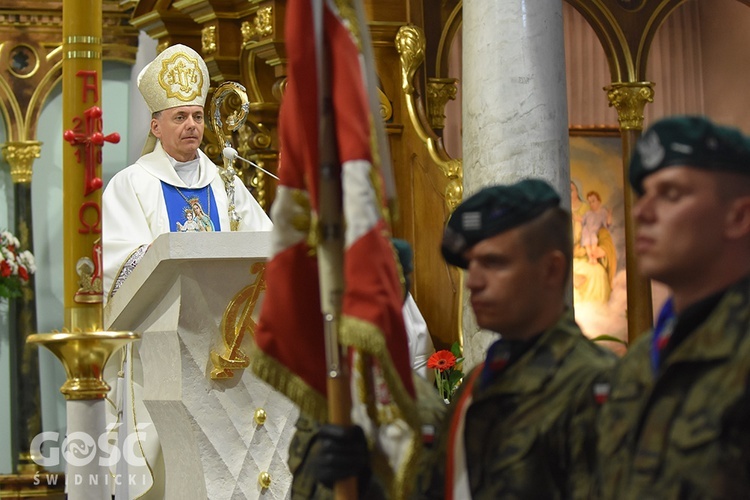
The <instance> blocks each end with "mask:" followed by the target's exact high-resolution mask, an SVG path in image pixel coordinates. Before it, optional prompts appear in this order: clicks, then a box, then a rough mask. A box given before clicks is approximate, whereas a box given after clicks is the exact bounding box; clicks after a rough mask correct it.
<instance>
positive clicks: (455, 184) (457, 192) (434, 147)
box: [396, 25, 464, 211]
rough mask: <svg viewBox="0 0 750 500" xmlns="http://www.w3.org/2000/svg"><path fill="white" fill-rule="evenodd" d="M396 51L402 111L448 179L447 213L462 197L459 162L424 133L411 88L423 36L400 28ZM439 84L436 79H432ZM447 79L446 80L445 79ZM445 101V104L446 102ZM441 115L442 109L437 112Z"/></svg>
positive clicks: (409, 28) (420, 59)
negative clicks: (404, 106)
mask: <svg viewBox="0 0 750 500" xmlns="http://www.w3.org/2000/svg"><path fill="white" fill-rule="evenodd" d="M396 49H397V50H398V52H399V55H400V61H401V89H402V91H403V92H404V97H405V98H406V109H407V112H408V113H409V119H410V120H411V123H412V125H413V127H414V131H415V132H416V133H417V135H418V136H419V139H420V140H421V141H422V142H423V143H424V145H425V146H426V147H427V151H428V152H429V153H430V158H432V161H434V162H435V164H436V165H437V166H438V168H439V169H440V171H441V172H442V173H443V175H444V176H445V178H446V179H447V180H448V184H447V185H446V188H445V192H444V193H443V194H444V196H445V203H446V205H447V206H448V207H449V208H450V210H451V211H453V209H454V208H455V207H456V205H458V204H459V203H460V202H461V199H462V198H463V177H464V174H463V162H462V161H461V160H460V159H452V158H450V157H449V156H448V153H446V152H445V149H444V148H443V146H442V143H441V142H440V140H439V138H438V137H437V136H436V135H435V133H434V132H433V131H432V130H428V129H427V128H426V127H425V125H424V124H423V122H422V120H421V119H420V116H419V112H418V105H417V102H416V98H415V95H414V94H415V92H414V91H415V88H414V85H413V79H414V74H415V73H416V71H417V69H419V66H420V65H421V64H422V63H423V62H424V53H425V52H424V51H425V39H424V33H423V32H422V30H421V29H420V28H418V27H417V26H411V25H408V26H402V27H401V28H400V29H399V30H398V34H397V35H396ZM436 80H438V81H439V79H436ZM445 80H449V79H445ZM446 102H447V101H446ZM440 113H441V115H442V109H441V112H440Z"/></svg>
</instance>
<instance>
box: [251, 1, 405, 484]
mask: <svg viewBox="0 0 750 500" xmlns="http://www.w3.org/2000/svg"><path fill="white" fill-rule="evenodd" d="M357 2H358V0H337V1H335V2H334V1H328V2H326V1H323V0H290V1H289V2H288V3H287V14H286V23H285V31H286V53H287V56H288V79H287V87H286V90H285V92H284V97H283V102H282V107H281V112H280V126H279V135H280V141H281V161H280V168H279V176H280V184H279V188H278V192H277V194H276V201H275V203H274V205H273V207H272V211H271V218H272V219H273V222H274V230H273V239H272V249H271V256H270V259H269V262H268V264H267V268H266V281H267V289H266V296H265V299H264V302H263V309H262V311H261V315H260V320H259V323H258V327H257V329H256V332H255V342H256V344H257V347H258V349H257V350H256V352H255V353H254V356H253V360H252V367H253V370H254V371H255V373H256V374H257V375H258V376H259V377H260V378H262V379H264V380H266V381H267V382H269V383H271V384H272V385H273V386H275V387H276V388H277V389H279V390H280V391H282V392H283V393H285V394H286V395H287V396H288V397H289V398H290V399H292V400H293V401H294V402H295V403H296V404H298V405H299V406H300V409H301V411H303V412H304V413H307V414H308V415H310V416H312V417H314V418H316V419H318V420H320V421H325V420H327V409H326V395H327V394H326V376H327V373H326V363H325V347H324V332H323V325H324V323H323V318H322V315H321V301H320V291H319V279H318V278H319V277H318V257H317V255H316V252H317V251H318V248H317V242H318V241H319V239H320V235H319V232H318V226H317V223H318V215H319V214H320V208H321V206H322V204H324V203H326V202H327V201H330V200H326V199H319V193H320V190H319V189H320V184H319V178H320V168H321V166H320V158H321V152H322V151H321V150H322V148H327V147H333V148H335V155H334V156H335V157H337V158H338V162H340V165H341V172H342V173H341V184H342V193H341V197H340V199H341V205H342V207H341V209H342V210H343V216H344V223H343V227H344V228H345V235H344V240H345V248H344V256H343V260H344V262H343V264H342V266H343V276H344V287H343V297H342V299H341V300H342V304H343V305H342V316H341V321H340V323H339V324H340V328H339V331H338V335H339V341H340V343H341V344H342V345H345V346H349V347H350V349H349V351H350V358H353V359H356V360H357V361H356V363H355V365H353V366H352V367H351V369H352V371H353V374H352V389H353V390H352V399H353V411H352V414H353V418H354V419H355V422H357V423H358V424H360V425H362V426H363V428H365V431H366V432H367V433H368V434H369V436H370V437H371V439H372V441H373V442H375V443H376V453H375V462H376V465H378V463H377V462H378V460H377V459H378V457H379V456H380V457H384V458H385V459H386V461H384V462H383V464H385V463H387V464H388V465H389V467H388V469H390V470H389V472H387V473H386V474H385V475H386V476H390V473H393V474H394V475H393V476H390V477H387V478H386V480H387V482H390V483H391V484H392V487H393V488H394V490H393V491H394V492H399V494H397V496H400V492H403V491H404V488H403V482H404V477H405V474H407V471H406V467H405V464H410V463H413V462H414V461H413V460H410V459H411V458H413V454H414V453H415V451H416V439H415V437H416V436H418V432H417V431H418V429H419V424H418V421H417V420H416V418H417V417H416V408H415V404H414V388H413V383H412V372H411V364H410V361H409V349H408V345H407V340H406V330H405V327H404V322H403V315H402V303H403V297H404V290H403V285H402V280H403V277H402V276H401V271H400V268H399V266H398V264H397V257H396V253H395V251H394V249H393V246H392V245H391V241H390V230H389V225H388V222H387V206H388V203H387V201H388V200H387V198H388V192H389V190H390V191H391V192H392V187H390V186H391V185H390V184H386V182H388V181H389V174H390V163H389V162H390V155H389V153H388V150H387V146H386V144H385V142H384V138H385V134H384V130H383V124H382V121H381V118H380V115H379V113H378V108H377V100H376V98H375V91H376V88H375V86H374V82H375V78H374V70H373V66H372V57H371V54H370V52H371V49H370V45H369V44H370V41H369V34H368V31H367V25H366V24H365V23H364V22H363V19H362V9H361V6H359V5H356V3H357ZM321 68H322V69H321ZM323 72H324V73H323ZM316 96H317V97H318V98H316ZM321 116H329V118H331V120H329V121H330V122H331V126H332V127H333V134H332V137H333V138H334V139H335V140H334V141H331V143H330V144H327V143H326V141H325V140H323V141H321V137H325V135H321V134H324V132H325V130H323V129H322V127H321ZM324 123H328V122H324ZM383 172H385V173H386V175H385V176H384V175H383V174H382V173H383ZM386 427H387V431H386ZM383 434H389V435H392V436H396V440H395V442H394V440H390V441H389V442H384V441H381V440H379V439H378V435H383ZM381 452H382V453H381ZM391 479H392V480H393V481H390V480H391Z"/></svg>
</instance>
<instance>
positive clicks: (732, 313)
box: [662, 276, 750, 368]
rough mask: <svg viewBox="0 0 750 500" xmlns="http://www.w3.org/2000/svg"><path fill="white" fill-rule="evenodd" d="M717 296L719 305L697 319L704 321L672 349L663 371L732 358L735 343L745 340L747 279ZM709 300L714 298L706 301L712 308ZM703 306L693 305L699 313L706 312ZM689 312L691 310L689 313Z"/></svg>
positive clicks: (749, 317) (749, 310)
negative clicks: (682, 365)
mask: <svg viewBox="0 0 750 500" xmlns="http://www.w3.org/2000/svg"><path fill="white" fill-rule="evenodd" d="M720 295H721V298H720V300H718V304H716V305H715V306H714V307H713V308H712V309H710V311H711V312H710V313H709V314H707V317H706V315H703V316H701V315H700V314H699V315H697V316H696V317H697V318H701V317H703V318H705V320H704V321H702V322H700V324H699V325H698V326H697V327H696V328H695V329H694V330H693V331H692V333H688V334H687V335H686V337H685V338H684V340H682V342H680V343H679V344H678V345H676V346H675V347H674V350H673V351H672V352H671V353H670V354H669V355H668V356H667V358H666V359H665V360H664V362H663V363H662V364H663V366H664V368H666V367H667V366H669V365H673V364H675V363H680V362H684V361H715V360H721V359H727V358H729V357H731V356H732V355H733V354H734V352H735V348H736V346H737V343H738V342H739V341H740V340H742V338H744V336H745V335H746V334H747V330H748V328H749V327H750V307H748V306H750V277H747V276H746V277H745V278H743V279H742V280H741V281H739V282H737V283H736V284H734V285H732V286H730V287H729V288H728V289H727V290H726V291H725V292H723V294H720ZM712 298H713V299H714V300H715V297H710V298H709V299H706V300H708V301H709V302H707V304H708V305H711V304H710V299H712ZM703 303H704V301H701V303H699V304H696V306H698V309H697V311H698V312H701V310H702V309H705V308H702V304H703ZM692 309H693V308H692V307H691V308H690V310H692ZM688 311H689V310H686V311H685V312H686V313H687V312H688ZM680 316H681V317H682V316H684V314H683V315H680ZM730 320H731V321H730ZM680 322H681V318H679V319H678V325H679V324H680ZM676 328H677V327H676Z"/></svg>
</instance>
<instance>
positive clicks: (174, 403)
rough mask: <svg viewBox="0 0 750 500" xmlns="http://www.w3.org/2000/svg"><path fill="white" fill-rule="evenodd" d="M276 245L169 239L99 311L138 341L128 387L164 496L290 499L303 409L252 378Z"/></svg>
mask: <svg viewBox="0 0 750 500" xmlns="http://www.w3.org/2000/svg"><path fill="white" fill-rule="evenodd" d="M270 236H271V233H270V232H254V233H243V232H219V233H197V232H196V233H190V232H189V233H168V234H163V235H161V236H159V237H158V238H157V239H156V240H155V241H154V242H153V244H152V245H151V247H150V248H149V250H148V251H147V252H146V254H145V255H144V257H143V259H142V260H141V262H140V263H139V264H138V266H137V267H136V268H135V269H134V271H133V272H132V274H131V275H130V276H129V277H128V279H127V280H126V281H125V282H124V284H123V285H122V287H121V288H120V290H119V291H118V292H117V293H116V294H115V295H114V296H113V297H112V298H111V299H110V301H109V303H108V304H107V306H106V307H105V309H104V325H105V327H106V328H107V329H109V330H118V331H124V330H130V331H135V332H138V333H140V334H141V338H142V340H141V341H140V342H138V343H136V344H135V345H134V347H133V349H134V351H135V352H134V354H133V358H134V360H135V361H134V362H133V363H132V365H131V366H132V367H133V368H131V370H129V371H128V373H125V374H124V378H125V379H126V380H129V381H130V383H132V386H133V387H135V388H136V389H137V390H138V391H140V392H141V397H142V401H143V405H144V406H145V409H146V410H147V413H148V415H145V416H144V415H141V416H139V415H138V414H137V412H136V417H138V420H139V421H140V422H143V421H145V420H144V418H145V417H149V418H150V420H151V421H153V425H154V427H155V429H156V431H157V432H158V441H159V443H160V445H161V453H162V455H163V472H162V471H160V469H159V467H157V466H150V469H152V470H153V474H154V475H159V474H163V481H161V483H160V486H159V488H161V490H159V492H158V496H161V494H162V493H161V491H163V498H167V499H185V498H210V499H212V500H214V499H215V500H219V499H247V498H261V497H262V498H268V499H277V498H278V499H281V498H289V496H290V488H291V474H290V472H289V470H288V468H287V465H286V460H287V454H288V447H289V441H290V440H291V438H292V436H293V434H294V424H295V422H296V419H297V415H298V410H297V408H296V406H294V405H293V404H292V403H291V402H290V401H289V400H288V399H286V398H285V397H284V396H282V395H281V394H280V393H278V392H276V391H275V390H274V389H273V388H271V386H269V385H268V384H266V383H265V382H262V381H260V380H259V379H257V378H256V377H255V376H254V375H253V374H252V373H251V372H250V370H248V369H247V366H248V362H249V358H248V353H249V344H250V341H251V336H252V334H253V331H254V327H255V320H256V319H257V316H258V314H259V312H260V304H261V302H262V299H263V290H264V287H265V281H264V279H263V272H264V267H265V266H264V262H265V260H266V257H267V256H268V254H269V248H270ZM138 360H139V362H138ZM113 368H114V369H115V370H117V369H118V368H117V367H116V366H115V367H109V366H108V370H109V371H110V372H111V371H112V369H113ZM141 381H142V388H141V387H140V385H139V382H141ZM131 394H133V395H134V396H133V397H134V398H138V397H139V396H138V394H137V391H136V392H132V391H131ZM133 407H134V408H136V409H137V408H138V405H134V406H133ZM157 465H158V464H157ZM158 481H159V478H155V480H154V484H155V485H156V484H157V482H158ZM150 493H151V494H153V493H154V491H152V492H150ZM149 496H150V495H149Z"/></svg>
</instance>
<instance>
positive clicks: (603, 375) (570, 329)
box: [417, 312, 615, 500]
mask: <svg viewBox="0 0 750 500" xmlns="http://www.w3.org/2000/svg"><path fill="white" fill-rule="evenodd" d="M614 363H615V356H614V355H613V354H612V353H610V352H609V351H606V350H604V349H603V348H600V347H599V346H597V345H595V344H594V343H592V342H591V341H589V340H588V339H586V338H585V337H584V336H583V334H582V333H581V330H580V329H579V328H578V325H577V324H576V323H575V321H574V319H573V314H572V312H567V313H566V314H565V315H564V316H563V317H562V318H561V319H560V321H559V322H558V323H557V324H556V325H555V326H554V327H552V328H551V329H549V330H548V331H546V332H544V333H543V334H542V336H541V337H540V338H539V340H537V341H536V343H535V344H534V345H533V346H532V347H531V348H530V349H529V350H528V351H526V352H525V353H524V354H522V355H521V357H519V358H518V359H517V360H516V361H515V362H514V363H512V364H510V365H509V366H508V367H507V368H506V369H505V370H504V371H502V373H499V374H497V375H496V376H495V377H494V378H493V379H492V380H491V382H487V383H485V384H481V383H480V378H481V377H477V379H476V382H475V383H474V384H473V388H472V397H473V399H472V402H471V404H470V406H469V408H468V409H467V411H466V421H465V433H464V443H465V451H466V460H467V467H468V477H469V484H470V489H471V494H472V497H473V498H474V499H482V498H487V499H497V498H503V499H514V498H519V499H537V498H539V499H545V500H549V499H556V498H588V497H589V496H590V494H591V488H592V485H593V481H592V478H593V470H594V465H595V463H594V460H595V454H596V436H595V433H594V424H595V421H596V414H597V412H598V409H599V406H600V402H601V400H600V399H599V398H597V397H596V396H595V394H594V387H595V386H596V387H602V385H604V386H605V387H606V388H608V385H607V380H608V376H609V371H610V370H611V368H612V367H613V366H614ZM477 369H481V367H478V368H475V370H477ZM468 377H471V374H469V375H468V376H467V379H468ZM465 380H466V379H465ZM460 398H461V393H460V392H459V394H457V396H456V398H455V399H454V401H460ZM454 406H455V404H454V405H452V406H451V409H450V410H449V411H450V413H449V415H448V416H447V417H446V421H445V422H444V425H443V426H442V432H440V433H439V435H438V440H437V442H436V446H435V448H434V453H433V457H432V462H431V466H430V467H428V470H424V471H422V472H421V474H420V477H419V480H418V488H419V490H420V493H419V495H418V496H417V497H418V498H423V499H442V498H445V492H444V489H445V471H446V464H447V448H448V441H449V439H450V436H449V435H448V432H447V430H446V429H449V428H450V425H451V421H452V420H453V416H454V415H453V412H454V411H455V408H454Z"/></svg>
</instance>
